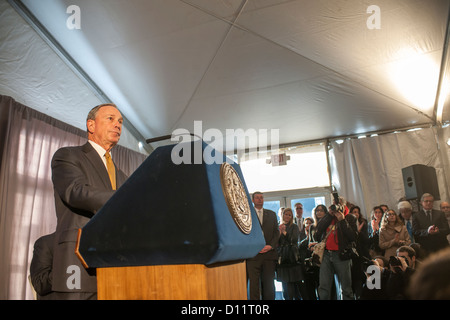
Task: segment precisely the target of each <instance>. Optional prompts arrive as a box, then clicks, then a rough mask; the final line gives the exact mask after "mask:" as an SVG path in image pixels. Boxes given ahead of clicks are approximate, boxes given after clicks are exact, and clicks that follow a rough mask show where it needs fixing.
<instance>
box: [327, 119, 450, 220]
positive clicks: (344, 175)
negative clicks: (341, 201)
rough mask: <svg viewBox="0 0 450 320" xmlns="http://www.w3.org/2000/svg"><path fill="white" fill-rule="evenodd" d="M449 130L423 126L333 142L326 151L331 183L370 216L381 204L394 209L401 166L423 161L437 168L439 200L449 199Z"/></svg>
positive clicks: (399, 189)
mask: <svg viewBox="0 0 450 320" xmlns="http://www.w3.org/2000/svg"><path fill="white" fill-rule="evenodd" d="M449 131H450V127H447V128H440V129H436V128H424V129H421V130H417V131H405V132H398V133H389V134H383V135H379V136H374V137H367V138H363V139H346V140H345V141H344V142H343V143H337V142H336V141H333V142H331V143H330V145H331V147H332V148H331V150H330V153H329V154H330V167H331V172H332V181H333V184H334V185H335V186H336V188H337V190H338V192H339V193H340V194H341V195H342V196H343V197H344V198H347V199H348V200H349V201H351V202H352V203H355V204H358V205H359V206H360V207H361V210H362V211H363V213H364V214H365V216H366V217H370V213H371V211H372V208H373V207H374V206H376V205H380V204H387V205H388V206H389V207H390V208H393V209H394V210H396V211H397V203H398V200H399V199H400V198H402V197H404V196H405V189H404V185H403V175H402V168H405V167H409V166H411V165H414V164H423V165H427V166H432V167H434V168H435V169H436V174H437V178H438V185H439V192H440V195H441V199H442V200H445V199H449V198H448V196H449V189H448V185H447V183H448V181H447V179H446V177H448V173H449V171H448V165H447V164H446V163H448V157H449V152H450V151H449V148H448V146H447V144H446V143H444V140H445V139H446V137H447V136H448V134H449ZM445 141H446V140H445ZM435 206H436V207H437V208H438V202H436V203H435Z"/></svg>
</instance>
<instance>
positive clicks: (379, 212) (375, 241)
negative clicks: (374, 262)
mask: <svg viewBox="0 0 450 320" xmlns="http://www.w3.org/2000/svg"><path fill="white" fill-rule="evenodd" d="M370 218H371V220H370V223H369V225H368V227H369V239H370V255H371V256H372V257H374V256H382V255H384V252H383V250H381V248H380V225H381V220H382V218H383V209H382V208H381V207H380V206H376V207H374V208H373V210H372V214H371V217H370Z"/></svg>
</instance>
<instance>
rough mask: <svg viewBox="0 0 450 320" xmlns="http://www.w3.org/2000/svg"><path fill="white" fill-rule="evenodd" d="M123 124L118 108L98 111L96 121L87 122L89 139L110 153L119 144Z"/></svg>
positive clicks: (106, 107)
mask: <svg viewBox="0 0 450 320" xmlns="http://www.w3.org/2000/svg"><path fill="white" fill-rule="evenodd" d="M122 123H123V118H122V115H121V114H120V112H119V110H117V108H114V107H112V106H104V107H102V108H100V109H99V110H98V111H97V115H96V117H95V120H88V121H87V128H88V131H89V139H90V140H92V141H94V142H95V143H97V144H99V145H100V146H102V147H103V148H104V149H105V150H106V151H109V150H110V149H111V148H112V147H114V146H115V145H116V144H117V143H118V142H119V139H120V134H121V132H122Z"/></svg>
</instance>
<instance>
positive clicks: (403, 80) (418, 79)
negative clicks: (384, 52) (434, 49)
mask: <svg viewBox="0 0 450 320" xmlns="http://www.w3.org/2000/svg"><path fill="white" fill-rule="evenodd" d="M398 56H399V57H398V60H397V61H396V62H394V63H393V64H392V65H391V67H390V69H389V74H390V76H391V79H392V81H393V83H394V84H395V86H396V87H397V88H398V90H399V91H400V92H401V94H402V95H403V96H404V97H405V98H406V99H407V100H408V101H409V102H410V103H411V104H412V105H413V106H415V107H416V108H418V109H420V110H422V111H428V110H431V109H432V108H433V105H434V101H435V99H436V89H437V86H438V82H439V66H438V65H437V64H436V62H435V61H433V60H432V59H431V58H430V57H429V56H428V55H425V54H421V53H418V52H416V51H415V50H413V49H410V48H409V49H406V50H401V51H400V52H398Z"/></svg>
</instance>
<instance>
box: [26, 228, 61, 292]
mask: <svg viewBox="0 0 450 320" xmlns="http://www.w3.org/2000/svg"><path fill="white" fill-rule="evenodd" d="M54 242H55V233H51V234H47V235H45V236H42V237H40V238H39V239H37V240H36V242H35V243H34V247H33V258H32V259H31V264H30V280H31V284H32V285H33V289H34V290H35V291H36V295H37V297H36V298H37V300H53V299H55V298H56V297H55V293H54V292H53V290H52V264H53V244H54Z"/></svg>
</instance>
